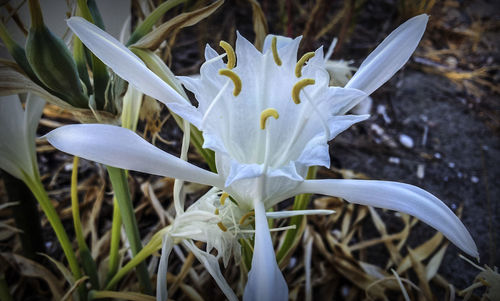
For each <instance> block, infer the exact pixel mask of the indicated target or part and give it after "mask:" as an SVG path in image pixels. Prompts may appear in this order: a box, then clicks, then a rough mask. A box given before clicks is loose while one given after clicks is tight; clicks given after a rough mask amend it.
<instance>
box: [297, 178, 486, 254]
mask: <svg viewBox="0 0 500 301" xmlns="http://www.w3.org/2000/svg"><path fill="white" fill-rule="evenodd" d="M295 193H297V194H298V193H318V194H325V195H331V196H336V197H341V198H343V199H345V200H347V201H348V202H351V203H355V204H361V205H367V206H373V207H381V208H387V209H390V210H396V211H401V212H404V213H407V214H410V215H413V216H415V217H417V218H418V219H420V220H422V221H423V222H425V223H427V224H428V225H430V226H432V227H433V228H435V229H436V230H438V231H440V232H441V233H443V234H444V236H446V237H447V238H448V239H449V240H450V241H451V242H452V243H454V244H455V245H456V246H457V247H459V248H460V249H462V251H464V252H465V253H467V254H469V255H471V256H473V257H478V255H479V253H478V251H477V247H476V244H475V243H474V240H473V239H472V237H471V235H470V233H469V232H468V231H467V228H466V227H465V226H464V224H463V223H462V222H461V221H460V220H459V219H458V217H457V216H456V215H455V214H454V213H453V211H451V210H450V208H448V207H447V206H446V205H445V204H444V203H443V202H442V201H441V200H439V199H438V198H436V197H435V196H433V195H432V194H430V193H428V192H427V191H425V190H423V189H420V188H418V187H416V186H413V185H409V184H404V183H398V182H388V181H367V180H308V181H304V182H303V183H302V184H301V185H299V187H297V189H296V191H295Z"/></svg>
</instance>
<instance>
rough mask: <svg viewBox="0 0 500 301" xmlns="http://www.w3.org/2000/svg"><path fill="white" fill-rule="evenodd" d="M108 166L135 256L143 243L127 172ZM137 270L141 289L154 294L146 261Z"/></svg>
mask: <svg viewBox="0 0 500 301" xmlns="http://www.w3.org/2000/svg"><path fill="white" fill-rule="evenodd" d="M106 168H107V169H108V174H109V178H110V180H111V184H112V185H113V189H114V191H115V197H116V200H117V203H118V207H119V208H120V214H121V217H122V221H123V225H124V227H125V232H126V234H127V238H128V240H129V243H130V249H131V250H132V255H133V256H134V257H135V256H136V255H137V254H138V253H139V252H140V251H141V249H142V243H141V238H140V235H139V226H138V225H137V220H136V218H135V213H134V207H133V205H132V199H131V197H130V191H129V188H128V182H127V173H126V171H125V170H123V169H120V168H116V167H111V166H106ZM136 272H137V278H138V280H139V284H140V286H141V290H142V291H144V292H145V293H147V294H152V293H153V288H152V286H151V280H150V279H149V273H148V270H147V267H146V263H145V262H141V263H140V264H139V265H138V266H137V269H136Z"/></svg>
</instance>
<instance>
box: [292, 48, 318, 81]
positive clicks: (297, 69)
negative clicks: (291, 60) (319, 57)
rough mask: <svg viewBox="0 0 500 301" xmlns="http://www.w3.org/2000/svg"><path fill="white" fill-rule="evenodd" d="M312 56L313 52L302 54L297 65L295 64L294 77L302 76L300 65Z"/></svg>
mask: <svg viewBox="0 0 500 301" xmlns="http://www.w3.org/2000/svg"><path fill="white" fill-rule="evenodd" d="M313 56H314V52H308V53H306V54H304V55H303V56H302V57H301V58H300V60H299V61H298V62H297V65H295V76H296V77H301V76H302V67H303V66H304V64H305V63H306V62H307V60H309V59H310V58H312V57H313Z"/></svg>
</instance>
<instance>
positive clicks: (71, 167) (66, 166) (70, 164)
mask: <svg viewBox="0 0 500 301" xmlns="http://www.w3.org/2000/svg"><path fill="white" fill-rule="evenodd" d="M72 170H73V164H72V163H66V164H65V165H64V171H72Z"/></svg>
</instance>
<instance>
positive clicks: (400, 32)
mask: <svg viewBox="0 0 500 301" xmlns="http://www.w3.org/2000/svg"><path fill="white" fill-rule="evenodd" d="M428 19H429V16H428V15H426V14H422V15H418V16H416V17H413V18H411V19H409V20H408V21H406V22H405V23H403V24H402V25H400V26H399V27H398V28H396V30H394V31H393V32H392V33H391V34H390V35H389V36H388V37H387V38H385V40H384V41H382V43H381V44H380V45H378V47H377V48H375V50H374V51H373V52H372V53H371V54H370V55H369V56H368V57H367V58H366V59H365V60H364V62H363V63H362V64H361V66H360V67H359V69H358V71H357V72H356V73H355V74H354V76H353V77H352V78H351V80H350V81H349V82H348V83H347V85H346V86H345V87H346V88H355V89H359V90H363V91H365V92H366V93H367V94H371V93H372V92H373V91H375V90H377V89H378V87H380V86H381V85H382V84H383V83H385V82H386V81H387V80H389V78H391V77H392V76H393V75H394V73H396V72H397V71H398V70H399V69H401V67H403V65H404V64H405V63H406V61H408V59H409V58H410V56H411V55H412V53H413V52H414V51H415V49H416V48H417V46H418V43H419V42H420V39H421V38H422V36H423V34H424V31H425V27H426V25H427V20H428Z"/></svg>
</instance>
